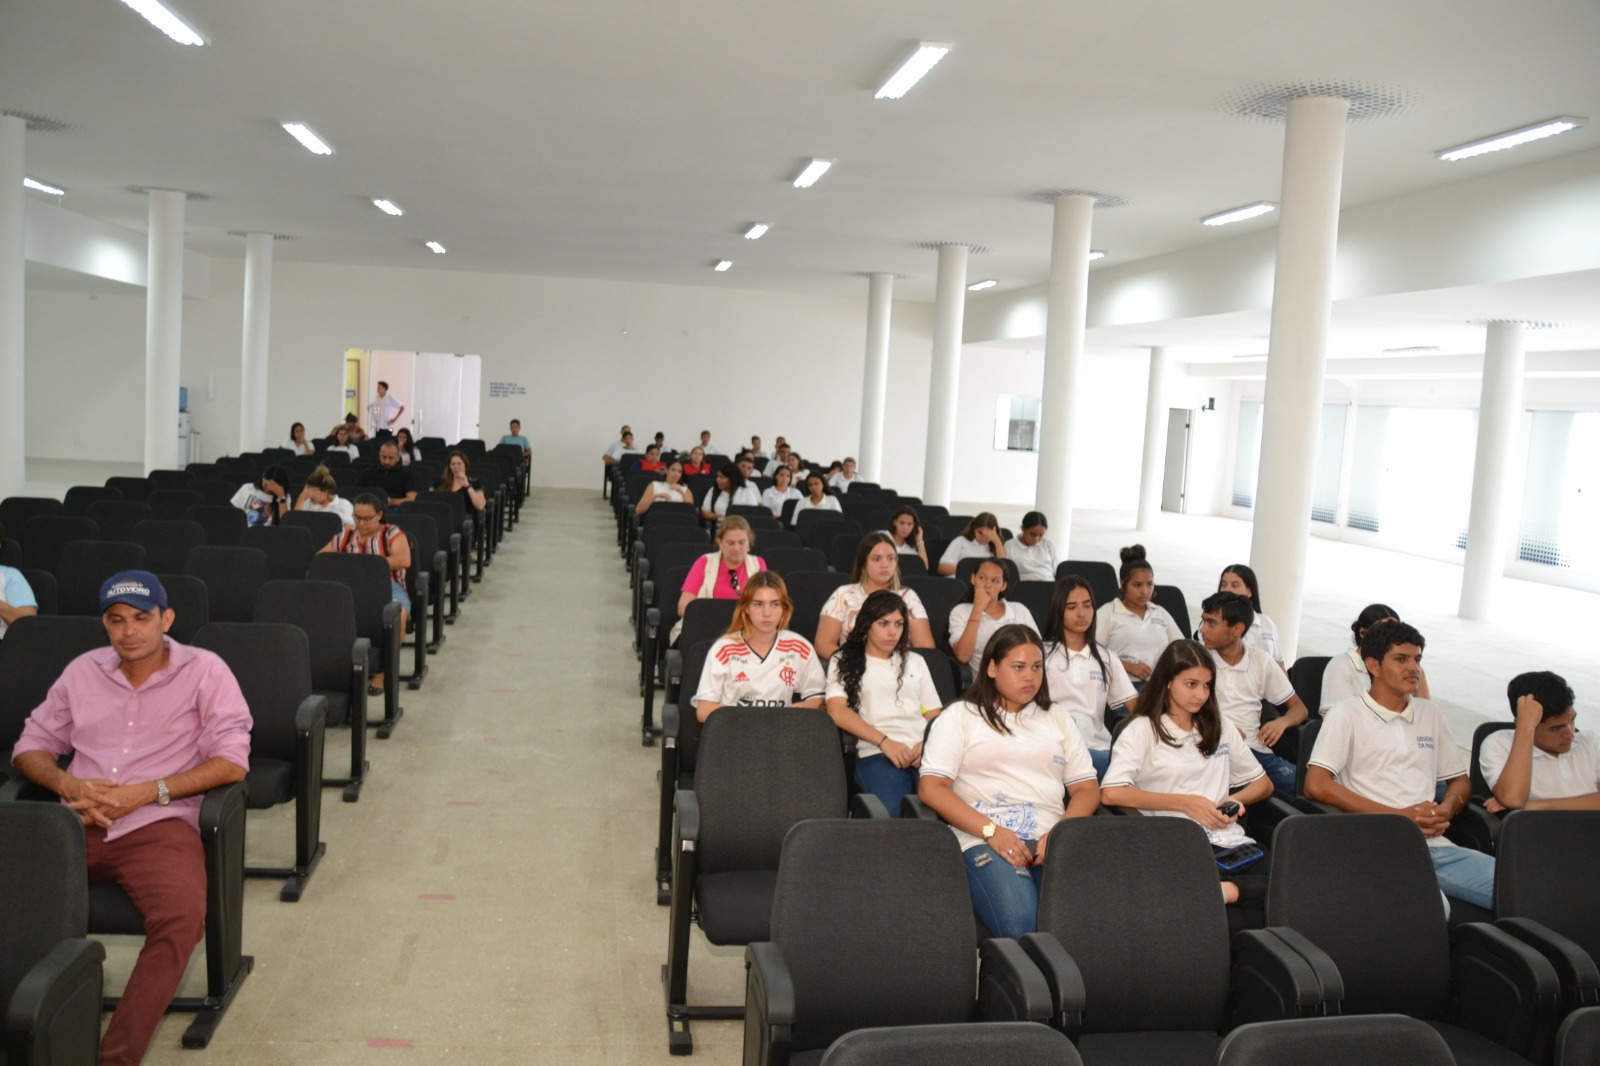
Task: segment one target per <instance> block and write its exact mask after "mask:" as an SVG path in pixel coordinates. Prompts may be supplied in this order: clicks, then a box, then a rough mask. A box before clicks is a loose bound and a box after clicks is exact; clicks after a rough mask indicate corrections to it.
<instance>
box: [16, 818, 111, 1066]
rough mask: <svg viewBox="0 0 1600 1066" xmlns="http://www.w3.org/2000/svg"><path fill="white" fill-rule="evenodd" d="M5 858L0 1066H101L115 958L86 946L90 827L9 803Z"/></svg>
mask: <svg viewBox="0 0 1600 1066" xmlns="http://www.w3.org/2000/svg"><path fill="white" fill-rule="evenodd" d="M0 855H4V856H6V857H7V861H5V862H0V1014H3V1015H4V1018H5V1027H4V1033H3V1036H0V1062H5V1063H17V1064H19V1066H36V1064H38V1066H45V1064H48V1066H96V1064H97V1063H98V1062H99V1061H100V998H101V996H102V994H103V992H104V984H105V979H104V972H103V969H104V967H103V964H104V962H105V957H106V949H105V947H104V946H102V945H101V944H99V943H97V942H95V941H93V940H90V939H88V938H87V933H88V928H89V878H88V875H87V873H86V869H87V866H86V862H87V860H86V859H85V858H84V843H83V826H82V824H80V823H79V821H78V818H77V816H76V815H75V814H74V813H73V812H72V811H70V810H68V809H67V808H65V807H63V806H61V805H60V804H58V803H0ZM22 856H26V861H18V859H19V858H20V857H22Z"/></svg>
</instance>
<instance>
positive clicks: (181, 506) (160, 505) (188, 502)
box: [145, 488, 206, 522]
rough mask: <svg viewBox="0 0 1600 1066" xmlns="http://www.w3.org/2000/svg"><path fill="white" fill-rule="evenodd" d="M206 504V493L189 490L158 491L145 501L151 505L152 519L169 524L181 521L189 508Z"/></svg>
mask: <svg viewBox="0 0 1600 1066" xmlns="http://www.w3.org/2000/svg"><path fill="white" fill-rule="evenodd" d="M205 502H206V498H205V494H204V493H200V492H196V491H195V490H193V489H189V488H183V489H156V490H155V491H154V492H152V493H150V495H149V496H148V497H146V499H145V503H147V504H149V505H150V512H151V517H153V518H156V519H159V520H163V521H168V522H176V521H179V520H180V519H182V518H183V514H184V512H185V511H187V510H188V509H189V508H191V507H193V506H194V505H195V504H203V503H205Z"/></svg>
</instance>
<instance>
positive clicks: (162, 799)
mask: <svg viewBox="0 0 1600 1066" xmlns="http://www.w3.org/2000/svg"><path fill="white" fill-rule="evenodd" d="M171 802H172V793H171V792H168V791H167V782H166V781H165V780H164V779H163V778H159V777H158V778H156V804H157V805H158V806H161V807H165V806H166V805H167V804H169V803H171Z"/></svg>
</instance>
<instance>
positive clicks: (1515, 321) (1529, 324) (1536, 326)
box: [1467, 318, 1561, 332]
mask: <svg viewBox="0 0 1600 1066" xmlns="http://www.w3.org/2000/svg"><path fill="white" fill-rule="evenodd" d="M1467 322H1468V324H1469V325H1473V326H1492V325H1494V324H1495V323H1496V322H1501V323H1504V324H1506V325H1510V326H1521V327H1522V328H1523V329H1525V330H1528V331H1529V332H1537V331H1539V330H1546V329H1560V328H1561V323H1559V322H1543V321H1540V320H1538V319H1532V318H1470V319H1468V320H1467Z"/></svg>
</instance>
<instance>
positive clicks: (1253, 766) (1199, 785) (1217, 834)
mask: <svg viewBox="0 0 1600 1066" xmlns="http://www.w3.org/2000/svg"><path fill="white" fill-rule="evenodd" d="M1161 724H1162V726H1163V727H1165V729H1166V732H1167V735H1168V736H1169V737H1171V738H1172V740H1173V741H1175V742H1176V743H1177V746H1176V747H1174V746H1173V745H1172V744H1168V743H1166V742H1165V741H1163V740H1161V738H1160V737H1157V736H1156V732H1155V723H1154V722H1152V721H1150V720H1149V719H1148V718H1146V719H1143V720H1135V721H1132V722H1129V723H1128V726H1127V728H1125V729H1124V730H1123V731H1122V735H1121V736H1120V737H1118V738H1117V746H1116V747H1114V748H1112V749H1111V765H1110V766H1108V767H1106V776H1105V780H1104V781H1103V782H1101V787H1102V788H1110V787H1111V786H1113V785H1126V786H1128V787H1130V788H1137V789H1141V790H1143V791H1145V792H1163V793H1166V794H1168V795H1184V796H1204V797H1205V798H1206V799H1208V800H1211V801H1212V802H1213V803H1221V802H1222V801H1223V800H1225V799H1227V798H1228V796H1229V794H1230V793H1233V792H1237V791H1238V790H1239V789H1241V788H1243V787H1244V786H1245V785H1248V784H1249V783H1250V782H1252V781H1254V780H1255V779H1256V778H1258V777H1260V776H1261V775H1262V774H1263V773H1265V772H1266V771H1264V770H1262V769H1261V764H1260V763H1258V762H1256V760H1255V756H1253V755H1251V754H1250V749H1249V748H1247V747H1246V746H1245V745H1244V744H1243V743H1241V742H1240V740H1239V738H1238V737H1237V736H1236V735H1233V734H1232V733H1230V731H1229V730H1228V728H1227V723H1223V728H1222V732H1221V736H1220V737H1218V739H1217V750H1216V751H1214V752H1212V753H1211V756H1210V757H1209V758H1208V757H1206V756H1205V755H1202V754H1200V731H1199V730H1198V729H1190V730H1188V731H1187V732H1185V731H1184V730H1181V729H1179V728H1178V725H1177V723H1176V722H1174V721H1173V720H1172V719H1171V718H1170V717H1168V716H1167V715H1162V716H1161ZM1140 813H1141V814H1153V815H1164V816H1166V817H1169V818H1170V817H1177V818H1187V817H1189V816H1188V815H1187V814H1184V813H1183V812H1182V811H1152V810H1143V809H1141V810H1140ZM1196 824H1198V823H1196ZM1202 828H1204V827H1203V826H1202ZM1206 836H1207V837H1208V838H1210V840H1211V843H1212V844H1214V845H1216V846H1217V847H1219V848H1231V847H1236V846H1238V845H1240V844H1247V843H1250V842H1251V837H1250V836H1249V835H1247V834H1246V833H1245V831H1244V830H1243V829H1242V828H1240V827H1239V823H1238V822H1233V823H1230V824H1229V825H1226V826H1224V827H1223V828H1221V829H1206Z"/></svg>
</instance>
